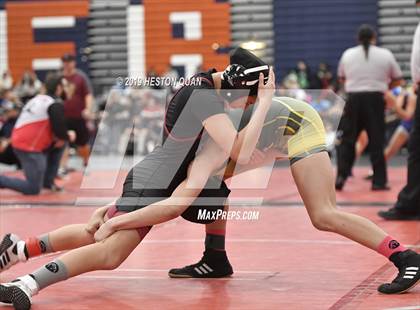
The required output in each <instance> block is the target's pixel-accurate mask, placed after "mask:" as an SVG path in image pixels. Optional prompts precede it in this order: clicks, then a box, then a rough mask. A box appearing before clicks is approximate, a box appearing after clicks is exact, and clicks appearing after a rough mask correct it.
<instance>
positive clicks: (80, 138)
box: [66, 118, 89, 146]
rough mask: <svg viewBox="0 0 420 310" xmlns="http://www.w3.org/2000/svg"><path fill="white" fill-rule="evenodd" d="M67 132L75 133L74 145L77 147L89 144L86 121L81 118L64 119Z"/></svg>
mask: <svg viewBox="0 0 420 310" xmlns="http://www.w3.org/2000/svg"><path fill="white" fill-rule="evenodd" d="M66 125H67V130H73V131H74V132H76V141H74V144H76V145H77V146H84V145H86V144H88V142H89V130H88V128H87V126H86V120H84V119H83V118H66Z"/></svg>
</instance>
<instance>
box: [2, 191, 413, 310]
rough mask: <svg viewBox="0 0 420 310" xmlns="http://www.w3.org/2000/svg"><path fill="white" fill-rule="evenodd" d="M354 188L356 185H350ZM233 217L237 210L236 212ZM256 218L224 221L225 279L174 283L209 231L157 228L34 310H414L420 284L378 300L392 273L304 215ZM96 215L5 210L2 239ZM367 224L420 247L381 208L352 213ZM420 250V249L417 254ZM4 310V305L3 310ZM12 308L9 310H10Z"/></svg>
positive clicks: (405, 225)
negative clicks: (115, 265) (120, 259)
mask: <svg viewBox="0 0 420 310" xmlns="http://www.w3.org/2000/svg"><path fill="white" fill-rule="evenodd" d="M349 190H350V186H349ZM233 209H235V210H236V208H233ZM238 209H240V210H250V209H251V210H254V211H255V210H259V211H260V216H259V219H258V220H254V221H238V220H234V221H231V222H229V223H228V233H227V250H228V254H229V257H230V260H231V263H232V265H233V267H234V270H235V274H234V275H233V277H231V278H229V279H220V280H195V279H169V278H168V277H167V275H166V274H167V270H168V269H169V268H171V267H179V266H183V265H185V264H190V263H193V262H196V261H197V260H198V259H199V258H200V255H201V252H202V250H203V237H204V229H203V226H200V225H195V224H191V223H188V222H186V221H184V220H182V219H178V220H175V221H172V222H169V223H166V224H164V225H160V226H158V227H155V228H154V229H152V231H151V232H150V234H149V235H148V236H147V237H146V239H145V240H144V242H143V243H142V244H141V245H140V246H139V247H138V248H137V249H136V250H135V251H134V252H133V253H132V255H131V256H130V257H129V258H128V259H127V261H126V262H125V263H124V264H123V265H122V266H121V267H120V268H119V269H117V270H115V271H100V272H94V273H89V274H86V275H82V276H80V277H77V278H74V279H71V280H69V281H67V282H63V283H60V284H57V285H55V286H52V287H49V288H47V289H46V290H44V291H42V292H41V293H40V294H39V295H38V296H36V297H35V298H34V306H33V309H34V310H84V309H104V310H111V309H133V310H134V309H165V310H166V309H174V310H175V309H176V310H177V309H180V310H181V309H182V310H184V309H209V310H210V309H249V310H257V309H261V310H263V309H264V310H267V309H269V310H271V309H293V310H294V309H311V310H316V309H320V310H321V309H322V310H325V309H334V310H337V309H352V310H353V309H363V310H367V309H372V310H373V309H375V310H376V309H378V310H379V309H417V308H416V307H415V306H417V307H418V306H419V305H420V286H418V287H417V288H416V289H414V290H413V291H412V292H410V293H408V294H404V295H396V296H385V295H380V294H378V293H377V292H376V286H377V285H378V283H380V282H381V281H385V280H389V279H391V278H392V277H393V276H394V272H395V270H394V269H393V268H391V265H390V264H388V263H387V261H386V260H385V259H384V258H383V257H382V256H380V255H378V254H376V253H375V252H372V251H370V250H368V249H365V248H363V247H362V246H360V245H358V244H355V243H352V242H350V241H347V240H346V239H344V238H342V237H339V236H336V235H334V234H331V233H323V232H318V231H316V230H315V229H314V228H313V227H312V226H311V224H310V222H309V219H308V217H307V215H306V213H305V210H304V209H303V208H295V207H281V208H279V207H270V208H246V209H245V208H238ZM92 210H93V209H92V208H75V207H55V208H51V207H48V208H46V207H40V208H12V207H2V208H0V220H1V222H0V233H1V234H4V233H6V232H9V231H13V232H16V233H17V234H19V235H20V236H21V237H23V238H25V237H28V236H32V235H38V234H40V233H43V232H46V231H50V230H52V229H55V228H57V227H60V226H62V225H65V224H70V223H80V222H85V221H86V220H87V219H88V217H89V215H90V213H91V211H92ZM346 210H347V211H349V212H354V213H357V214H361V215H364V216H367V217H368V218H370V219H372V220H373V221H374V222H376V223H378V224H379V225H380V226H382V227H383V228H385V229H386V230H387V231H388V232H389V233H390V234H391V235H393V236H395V237H397V238H398V239H399V240H400V241H401V242H404V243H406V244H411V245H413V244H416V243H417V242H418V241H419V239H420V223H419V222H386V221H381V220H380V219H379V218H378V217H377V216H376V212H377V210H378V208H372V207H349V208H347V209H346ZM417 250H418V249H417ZM52 258H53V257H47V258H46V257H44V258H40V259H34V260H31V261H30V262H28V263H26V264H22V265H17V266H15V268H12V269H10V270H9V271H7V272H6V273H4V274H2V275H1V276H0V279H1V281H9V280H11V279H13V278H15V277H17V276H21V275H22V274H24V273H27V272H31V271H33V270H34V269H35V268H38V267H40V266H41V265H42V264H44V263H46V262H47V261H49V260H51V259H52ZM0 309H3V307H1V306H0ZM4 309H8V307H4Z"/></svg>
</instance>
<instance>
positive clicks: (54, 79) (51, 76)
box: [45, 73, 63, 96]
mask: <svg viewBox="0 0 420 310" xmlns="http://www.w3.org/2000/svg"><path fill="white" fill-rule="evenodd" d="M62 84H63V76H62V75H61V74H57V73H48V75H47V78H46V79H45V89H46V91H47V95H50V96H55V92H56V91H57V87H58V85H62Z"/></svg>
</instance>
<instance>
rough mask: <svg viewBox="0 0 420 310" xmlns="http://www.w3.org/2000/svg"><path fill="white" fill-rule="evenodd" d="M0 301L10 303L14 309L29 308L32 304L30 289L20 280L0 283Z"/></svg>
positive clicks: (26, 309) (27, 309) (22, 309)
mask: <svg viewBox="0 0 420 310" xmlns="http://www.w3.org/2000/svg"><path fill="white" fill-rule="evenodd" d="M0 302H2V303H6V304H12V305H13V308H14V309H16V310H30V309H31V305H32V301H31V294H30V291H29V289H28V288H27V287H26V286H25V284H23V283H21V282H20V281H17V282H11V283H5V284H0Z"/></svg>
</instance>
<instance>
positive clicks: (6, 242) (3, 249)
mask: <svg viewBox="0 0 420 310" xmlns="http://www.w3.org/2000/svg"><path fill="white" fill-rule="evenodd" d="M24 247H25V242H24V241H21V240H20V238H19V237H18V236H17V235H14V234H7V235H6V236H4V237H3V240H2V241H1V243H0V272H3V271H5V270H7V269H9V268H10V267H12V266H13V265H15V264H17V263H18V262H25V261H27V258H26V256H25V254H24V249H23V248H24Z"/></svg>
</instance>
